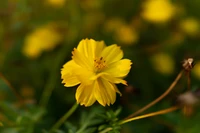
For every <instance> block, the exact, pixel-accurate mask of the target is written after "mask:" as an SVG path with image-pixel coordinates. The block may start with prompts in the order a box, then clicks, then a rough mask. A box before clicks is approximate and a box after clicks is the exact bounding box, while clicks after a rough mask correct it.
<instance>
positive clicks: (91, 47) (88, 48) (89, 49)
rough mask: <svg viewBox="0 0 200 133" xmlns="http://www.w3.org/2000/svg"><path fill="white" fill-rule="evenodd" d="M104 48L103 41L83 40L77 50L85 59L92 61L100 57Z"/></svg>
mask: <svg viewBox="0 0 200 133" xmlns="http://www.w3.org/2000/svg"><path fill="white" fill-rule="evenodd" d="M104 47H105V44H104V41H95V40H93V39H83V40H81V41H80V43H79V45H78V47H77V50H78V51H79V52H80V53H82V54H83V55H85V57H88V58H91V59H92V61H93V60H94V59H95V57H98V56H99V55H100V53H101V52H102V50H103V48H104Z"/></svg>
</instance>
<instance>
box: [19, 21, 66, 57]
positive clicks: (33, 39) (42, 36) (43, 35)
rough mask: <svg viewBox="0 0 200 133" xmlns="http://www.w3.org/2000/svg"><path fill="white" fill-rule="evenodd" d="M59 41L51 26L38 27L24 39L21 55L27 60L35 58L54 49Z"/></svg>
mask: <svg viewBox="0 0 200 133" xmlns="http://www.w3.org/2000/svg"><path fill="white" fill-rule="evenodd" d="M61 39H62V36H61V34H60V33H58V31H57V30H56V29H55V27H54V26H53V25H45V26H43V27H39V28H37V29H35V30H34V31H33V32H32V33H30V34H29V35H28V36H27V37H26V38H25V42H24V43H25V44H24V47H23V53H24V55H26V56H27V57H29V58H37V57H38V56H40V54H41V53H42V52H43V51H50V50H52V49H54V48H55V47H56V46H57V45H58V44H59V42H60V41H61Z"/></svg>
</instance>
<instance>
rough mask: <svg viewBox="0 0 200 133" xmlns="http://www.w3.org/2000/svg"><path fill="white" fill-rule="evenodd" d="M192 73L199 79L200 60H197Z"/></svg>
mask: <svg viewBox="0 0 200 133" xmlns="http://www.w3.org/2000/svg"><path fill="white" fill-rule="evenodd" d="M192 73H193V75H195V76H196V77H197V78H198V79H200V61H197V62H196V63H195V65H194V68H193V70H192Z"/></svg>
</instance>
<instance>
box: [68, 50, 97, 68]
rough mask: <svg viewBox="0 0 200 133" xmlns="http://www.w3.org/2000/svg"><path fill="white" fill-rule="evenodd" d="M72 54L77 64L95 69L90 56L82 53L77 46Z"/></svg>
mask: <svg viewBox="0 0 200 133" xmlns="http://www.w3.org/2000/svg"><path fill="white" fill-rule="evenodd" d="M72 54H73V56H72V59H73V60H74V62H75V63H76V64H78V65H80V66H81V67H83V68H85V69H88V70H92V69H93V63H92V62H91V61H90V60H88V58H87V57H86V56H85V55H84V54H82V53H80V52H79V51H78V50H77V49H76V48H74V51H73V52H72Z"/></svg>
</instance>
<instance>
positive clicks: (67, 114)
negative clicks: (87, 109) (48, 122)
mask: <svg viewBox="0 0 200 133" xmlns="http://www.w3.org/2000/svg"><path fill="white" fill-rule="evenodd" d="M77 107H78V104H77V103H75V104H74V105H73V106H72V107H71V108H70V109H69V110H68V111H67V112H66V113H65V114H64V115H63V116H62V117H61V118H60V119H59V120H58V121H57V122H56V123H55V124H54V125H53V126H52V128H51V129H50V131H49V133H53V131H55V130H56V129H58V128H59V127H60V126H61V125H62V124H63V123H64V122H65V121H66V120H67V119H68V118H69V117H70V116H71V115H72V114H73V113H74V111H75V110H76V109H77Z"/></svg>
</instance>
